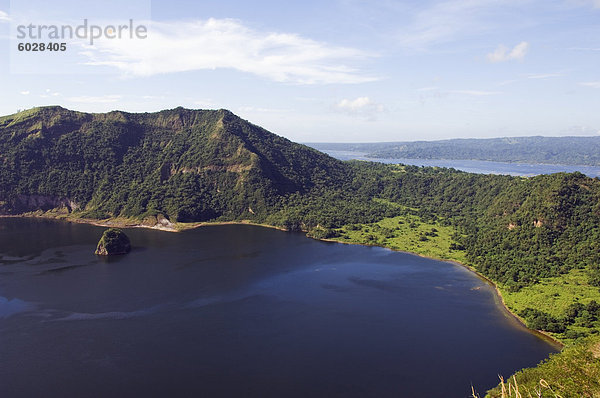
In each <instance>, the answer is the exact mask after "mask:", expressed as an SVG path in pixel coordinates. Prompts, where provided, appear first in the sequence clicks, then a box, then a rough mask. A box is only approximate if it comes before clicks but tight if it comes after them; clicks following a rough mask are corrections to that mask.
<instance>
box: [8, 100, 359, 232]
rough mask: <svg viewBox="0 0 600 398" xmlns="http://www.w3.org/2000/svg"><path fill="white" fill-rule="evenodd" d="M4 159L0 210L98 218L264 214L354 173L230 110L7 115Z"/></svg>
mask: <svg viewBox="0 0 600 398" xmlns="http://www.w3.org/2000/svg"><path fill="white" fill-rule="evenodd" d="M0 162H1V163H0V200H1V201H2V202H3V205H2V206H1V207H0V211H1V212H3V213H14V212H23V211H29V210H35V209H36V208H38V207H41V208H43V209H49V208H52V207H58V206H59V205H61V204H66V205H68V206H69V207H71V208H72V209H77V210H81V211H84V212H85V215H87V216H90V217H96V218H104V217H109V216H111V217H115V216H126V217H127V216H141V215H145V214H152V213H158V212H160V213H164V214H165V215H167V216H168V217H170V218H172V219H173V220H178V221H198V220H208V219H212V218H215V217H218V216H227V217H230V218H238V217H243V216H244V215H251V214H252V212H254V213H257V214H264V213H265V212H266V209H267V207H269V206H273V205H274V202H273V200H275V198H277V197H278V196H280V195H284V194H286V193H290V192H306V191H307V190H310V189H312V188H315V187H320V186H323V187H325V186H329V185H332V184H334V183H335V184H337V183H339V181H343V180H344V179H346V178H347V176H346V174H345V173H346V169H345V167H344V166H343V165H342V163H341V162H339V161H337V160H335V159H333V158H331V157H329V156H327V155H324V154H322V153H320V152H318V151H316V150H314V149H311V148H308V147H305V146H302V145H299V144H295V143H292V142H290V141H289V140H286V139H284V138H282V137H279V136H277V135H274V134H272V133H269V132H267V131H265V130H264V129H262V128H260V127H258V126H255V125H252V124H250V123H248V122H246V121H244V120H242V119H240V118H238V117H237V116H235V115H233V114H232V113H230V112H228V111H225V110H219V111H193V110H186V109H182V108H178V109H173V110H169V111H162V112H157V113H150V114H128V113H124V112H111V113H107V114H85V113H79V112H73V111H69V110H66V109H63V108H60V107H45V108H36V109H33V110H29V111H26V112H21V113H18V114H16V115H11V116H7V117H3V118H1V119H0Z"/></svg>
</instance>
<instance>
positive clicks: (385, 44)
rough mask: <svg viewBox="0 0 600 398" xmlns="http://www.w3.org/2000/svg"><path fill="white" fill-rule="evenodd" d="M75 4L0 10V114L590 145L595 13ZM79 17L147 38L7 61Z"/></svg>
mask: <svg viewBox="0 0 600 398" xmlns="http://www.w3.org/2000/svg"><path fill="white" fill-rule="evenodd" d="M82 3H83V4H82ZM86 3H88V2H81V1H77V2H76V1H74V0H64V1H63V0H58V1H53V2H47V1H41V0H12V1H8V0H0V51H1V52H2V53H3V54H5V55H4V56H2V57H1V58H0V87H1V89H0V90H1V91H0V92H1V93H2V95H0V113H1V114H11V113H15V112H16V111H17V110H18V109H26V108H30V107H33V106H40V105H50V104H53V105H54V104H57V105H62V106H64V107H67V108H69V109H75V110H81V111H89V112H105V111H110V110H115V109H120V110H125V111H130V112H146V111H156V110H160V109H165V108H174V107H177V106H184V107H188V108H211V109H212V108H214V109H216V108H227V109H230V110H231V111H233V112H235V113H237V114H238V115H240V116H242V117H244V118H246V119H248V120H250V121H251V122H253V123H256V124H259V125H261V126H263V127H265V128H267V129H269V130H271V131H273V132H275V133H277V134H280V135H283V136H285V137H288V138H290V139H292V140H295V141H300V142H374V141H403V140H433V139H444V138H457V137H499V136H526V135H546V136H564V135H586V136H590V135H598V134H600V111H598V108H599V105H600V24H599V21H600V0H546V1H537V0H535V1H534V0H447V1H391V0H387V1H368V2H367V1H352V0H340V1H310V0H308V1H303V2H293V3H292V2H281V1H253V2H246V1H244V2H242V1H226V0H225V1H212V0H210V1H199V2H195V1H194V2H193V1H183V0H173V1H168V2H167V1H159V0H155V1H148V0H143V1H142V0H132V1H122V2H117V1H114V0H110V1H103V2H97V3H89V4H86ZM84 18H87V19H88V20H89V21H90V24H92V23H95V24H98V25H100V26H102V27H105V26H107V25H108V24H113V23H114V24H118V23H121V22H122V21H127V20H129V19H130V18H131V19H133V20H134V21H135V22H136V23H137V24H143V25H144V26H146V27H147V28H148V35H147V37H146V38H145V39H139V38H138V39H120V40H108V39H105V38H104V39H98V40H97V41H96V42H95V43H94V45H93V46H90V45H89V43H85V41H81V40H80V41H68V49H67V51H65V52H63V53H48V52H46V53H40V54H32V53H25V52H19V51H17V45H18V43H19V42H34V41H39V40H32V39H27V40H17V39H16V38H15V35H16V33H17V30H16V26H18V25H19V24H27V23H34V24H38V25H40V24H48V25H49V24H56V25H61V24H70V25H76V24H80V23H81V22H82V21H83V19H84ZM44 41H45V42H48V41H49V40H44Z"/></svg>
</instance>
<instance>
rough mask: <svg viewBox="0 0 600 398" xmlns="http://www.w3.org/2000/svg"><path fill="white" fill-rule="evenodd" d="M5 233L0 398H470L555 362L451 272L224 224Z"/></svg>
mask: <svg viewBox="0 0 600 398" xmlns="http://www.w3.org/2000/svg"><path fill="white" fill-rule="evenodd" d="M102 231H103V228H99V227H94V226H90V225H81V224H70V223H61V222H56V221H49V220H36V219H0V358H1V361H0V397H2V398H12V397H42V396H43V397H134V396H139V397H303V398H304V397H411V398H418V397H428V398H431V397H467V396H469V394H470V386H471V383H472V384H473V385H474V386H475V388H476V389H477V391H478V392H479V393H481V394H482V395H483V393H484V392H485V390H486V389H489V388H491V387H493V386H495V385H496V383H497V382H498V378H497V375H498V374H502V375H505V376H508V375H510V374H511V373H513V372H514V371H515V370H517V369H520V368H522V367H526V366H532V365H535V364H536V363H538V362H539V361H540V360H542V359H543V358H545V357H546V356H547V355H548V354H549V353H550V352H554V351H555V348H554V347H553V346H552V345H550V344H549V343H548V342H546V341H544V340H542V339H540V338H539V337H537V336H535V335H533V334H531V333H529V332H528V331H527V330H526V329H525V328H524V327H522V326H520V325H519V324H518V323H517V322H515V321H514V319H513V318H512V317H510V316H509V315H508V314H507V313H506V312H504V311H503V310H502V309H500V308H499V307H498V306H497V305H496V303H495V296H494V293H493V291H492V289H491V288H490V287H489V286H488V285H487V284H486V283H484V282H482V281H481V280H480V279H478V278H477V277H476V276H474V275H473V274H472V273H470V272H469V271H467V270H466V269H464V268H463V267H460V266H458V265H455V264H452V263H447V262H440V261H434V260H429V259H425V258H421V257H418V256H414V255H410V254H404V253H398V252H392V251H390V250H386V249H382V248H376V247H362V246H352V245H343V244H336V243H325V242H319V241H315V240H312V239H308V238H306V237H305V236H304V235H302V234H299V233H286V232H281V231H277V230H272V229H266V228H260V227H253V226H244V225H227V226H211V227H205V228H200V229H196V230H192V231H187V232H183V233H168V232H161V231H156V230H147V229H129V230H127V231H126V232H127V234H128V235H129V236H130V238H131V240H132V243H133V251H132V252H131V253H130V254H128V255H126V256H121V257H115V258H110V259H104V258H99V257H96V256H95V255H94V254H93V252H94V248H95V245H96V243H97V241H98V239H99V237H100V235H101V233H102Z"/></svg>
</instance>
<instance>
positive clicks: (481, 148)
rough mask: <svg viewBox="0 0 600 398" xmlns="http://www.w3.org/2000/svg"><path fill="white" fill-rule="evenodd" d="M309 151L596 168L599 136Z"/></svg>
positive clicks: (339, 146) (322, 147)
mask: <svg viewBox="0 0 600 398" xmlns="http://www.w3.org/2000/svg"><path fill="white" fill-rule="evenodd" d="M308 145H310V146H312V147H313V148H316V149H319V150H322V151H327V150H342V151H358V152H366V153H367V154H368V155H367V157H372V158H386V159H402V158H405V159H406V158H407V159H453V160H488V161H494V162H517V163H518V162H522V163H545V164H565V165H587V166H598V165H600V136H599V137H512V138H489V139H452V140H442V141H415V142H387V143H364V144H361V143H357V144H326V143H316V144H308Z"/></svg>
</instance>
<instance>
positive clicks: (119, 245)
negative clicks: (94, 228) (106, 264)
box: [96, 228, 131, 256]
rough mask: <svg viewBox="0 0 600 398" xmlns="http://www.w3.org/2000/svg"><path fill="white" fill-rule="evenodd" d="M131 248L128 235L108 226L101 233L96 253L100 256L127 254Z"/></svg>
mask: <svg viewBox="0 0 600 398" xmlns="http://www.w3.org/2000/svg"><path fill="white" fill-rule="evenodd" d="M130 250H131V242H130V240H129V237H128V236H127V235H126V234H125V233H124V232H123V231H121V230H120V229H117V228H109V229H107V230H106V231H104V233H103V234H102V237H101V238H100V241H99V242H98V247H97V248H96V254H97V255H100V256H112V255H118V254H127V253H129V251H130Z"/></svg>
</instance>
